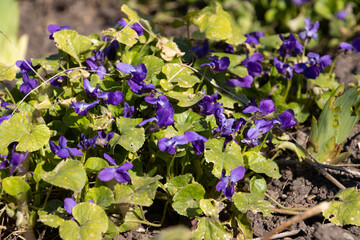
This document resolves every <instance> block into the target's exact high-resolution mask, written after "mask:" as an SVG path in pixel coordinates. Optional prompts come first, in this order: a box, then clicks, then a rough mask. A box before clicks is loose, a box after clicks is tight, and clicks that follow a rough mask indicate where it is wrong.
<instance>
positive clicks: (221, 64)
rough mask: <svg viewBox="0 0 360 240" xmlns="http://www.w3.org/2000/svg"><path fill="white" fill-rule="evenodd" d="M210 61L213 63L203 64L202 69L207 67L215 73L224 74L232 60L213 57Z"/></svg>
mask: <svg viewBox="0 0 360 240" xmlns="http://www.w3.org/2000/svg"><path fill="white" fill-rule="evenodd" d="M209 59H210V61H211V62H209V63H204V64H201V65H200V67H203V66H205V65H207V66H209V67H210V68H211V69H212V70H213V71H214V72H222V71H225V70H226V69H227V68H228V67H229V65H230V59H229V58H228V57H222V58H220V59H219V58H218V57H217V56H211V57H209Z"/></svg>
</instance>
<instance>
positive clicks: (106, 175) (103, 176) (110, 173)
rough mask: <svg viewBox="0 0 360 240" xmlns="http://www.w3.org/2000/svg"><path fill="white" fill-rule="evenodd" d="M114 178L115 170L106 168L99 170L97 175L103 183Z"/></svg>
mask: <svg viewBox="0 0 360 240" xmlns="http://www.w3.org/2000/svg"><path fill="white" fill-rule="evenodd" d="M114 176H115V168H113V167H107V168H104V169H103V170H101V172H100V173H99V175H98V178H99V179H100V180H101V181H103V182H108V181H110V180H111V179H113V178H114Z"/></svg>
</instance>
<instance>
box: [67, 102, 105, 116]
mask: <svg viewBox="0 0 360 240" xmlns="http://www.w3.org/2000/svg"><path fill="white" fill-rule="evenodd" d="M99 102H100V100H96V101H94V102H92V103H86V102H72V103H71V104H70V107H74V111H75V112H76V113H77V114H78V115H80V116H84V115H87V114H88V111H89V109H90V108H92V107H95V105H96V104H98V103H99Z"/></svg>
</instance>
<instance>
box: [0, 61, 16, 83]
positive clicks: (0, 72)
mask: <svg viewBox="0 0 360 240" xmlns="http://www.w3.org/2000/svg"><path fill="white" fill-rule="evenodd" d="M15 76H16V73H15V70H14V69H13V67H9V66H6V65H5V64H2V63H0V81H3V80H9V81H11V80H13V79H14V78H15Z"/></svg>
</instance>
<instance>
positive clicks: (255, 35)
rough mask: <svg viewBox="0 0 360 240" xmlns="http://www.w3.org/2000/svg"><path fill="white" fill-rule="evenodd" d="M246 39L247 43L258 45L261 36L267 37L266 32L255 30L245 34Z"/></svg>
mask: <svg viewBox="0 0 360 240" xmlns="http://www.w3.org/2000/svg"><path fill="white" fill-rule="evenodd" d="M245 37H247V38H246V40H245V43H247V44H250V45H258V44H259V43H260V37H265V33H263V32H259V31H255V32H250V33H247V34H245Z"/></svg>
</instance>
